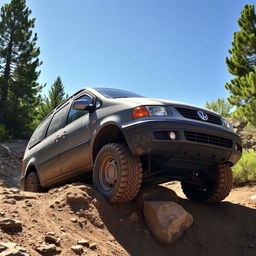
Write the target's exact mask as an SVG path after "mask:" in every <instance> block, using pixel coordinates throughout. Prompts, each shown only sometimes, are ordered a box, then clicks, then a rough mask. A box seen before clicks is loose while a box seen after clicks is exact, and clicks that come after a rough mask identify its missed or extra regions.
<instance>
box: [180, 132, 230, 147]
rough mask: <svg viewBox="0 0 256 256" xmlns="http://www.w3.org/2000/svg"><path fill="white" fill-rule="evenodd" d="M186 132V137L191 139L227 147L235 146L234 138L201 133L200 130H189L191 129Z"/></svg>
mask: <svg viewBox="0 0 256 256" xmlns="http://www.w3.org/2000/svg"><path fill="white" fill-rule="evenodd" d="M184 134H185V138H186V139H187V140H189V141H195V142H199V143H205V144H211V145H217V146H220V147H225V148H232V147H233V142H232V140H229V139H226V138H222V137H219V136H214V135H209V134H205V133H199V132H189V131H185V132H184Z"/></svg>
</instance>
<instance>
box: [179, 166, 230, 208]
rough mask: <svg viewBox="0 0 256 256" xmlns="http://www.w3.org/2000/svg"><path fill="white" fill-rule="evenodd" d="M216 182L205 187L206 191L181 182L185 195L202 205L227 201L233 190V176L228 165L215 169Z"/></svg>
mask: <svg viewBox="0 0 256 256" xmlns="http://www.w3.org/2000/svg"><path fill="white" fill-rule="evenodd" d="M214 176H215V177H214V181H213V182H212V183H211V185H209V186H207V185H205V189H204V190H203V189H202V187H197V186H195V185H192V184H189V183H185V182H181V187H182V190H183V193H184V194H185V195H186V197H187V198H188V199H191V200H194V201H198V202H202V203H209V204H212V203H219V202H220V201H222V200H223V199H225V198H226V197H227V196H228V194H229V192H230V191H231V188H232V182H233V175H232V170H231V168H230V167H229V166H228V165H219V166H217V167H216V168H214Z"/></svg>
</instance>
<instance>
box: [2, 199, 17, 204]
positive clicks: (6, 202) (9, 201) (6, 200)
mask: <svg viewBox="0 0 256 256" xmlns="http://www.w3.org/2000/svg"><path fill="white" fill-rule="evenodd" d="M3 202H4V203H5V204H16V200H15V199H5V200H4V201H3Z"/></svg>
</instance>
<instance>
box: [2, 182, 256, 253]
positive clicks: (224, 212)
mask: <svg viewBox="0 0 256 256" xmlns="http://www.w3.org/2000/svg"><path fill="white" fill-rule="evenodd" d="M166 186H167V187H172V188H173V189H174V190H175V191H177V193H178V195H181V196H183V195H182V194H181V191H180V188H179V186H178V185H177V183H169V184H166ZM255 195H256V187H252V188H240V189H236V190H234V191H232V192H231V195H230V196H229V198H228V199H227V201H225V202H223V203H221V204H219V205H216V206H207V205H202V204H196V203H194V202H191V201H188V200H186V199H183V198H180V199H179V203H180V204H181V205H182V206H183V207H184V208H185V209H186V210H188V211H189V212H190V213H191V214H192V215H193V216H194V225H193V226H192V228H191V229H190V230H189V231H188V232H187V233H186V234H185V236H184V237H183V238H182V239H180V240H178V241H177V242H176V243H175V244H173V245H169V246H163V245H160V244H159V243H158V242H157V241H156V240H155V239H154V238H153V237H152V236H151V234H150V233H149V231H148V229H147V227H146V224H145V222H144V220H143V217H142V215H141V213H140V212H139V209H138V207H137V206H136V204H135V202H131V203H128V204H121V205H120V204H119V205H110V204H108V202H106V200H105V199H104V198H103V197H102V196H101V195H99V194H98V192H96V191H95V190H94V189H93V188H92V187H90V186H87V185H84V184H70V185H65V186H64V187H60V188H55V189H52V190H50V191H49V192H48V193H42V194H34V193H29V192H20V191H19V190H17V189H8V188H3V187H1V188H0V205H1V210H0V220H3V219H6V218H7V219H12V220H13V221H14V220H16V221H17V222H18V224H17V225H19V223H21V228H19V229H8V228H7V229H6V228H5V229H2V230H1V231H0V242H5V243H6V242H14V243H16V244H17V246H21V247H24V248H26V249H27V250H28V252H29V253H30V255H32V256H34V255H35V256H36V255H55V254H56V255H57V254H58V255H63V256H64V255H77V254H80V255H134V256H135V255H149V256H150V255H171V254H172V255H197V256H198V255H252V256H254V255H256V243H255V241H256V229H255V227H256V210H255V209H256V200H255V199H254V197H255ZM183 197H184V196H183ZM238 201H239V202H238ZM232 202H233V203H232ZM238 203H239V204H238ZM134 216H136V218H134ZM9 221H10V220H9ZM0 225H1V221H0ZM11 225H15V223H11ZM79 244H80V245H79ZM74 246H75V247H74ZM0 249H1V248H0ZM0 255H1V253H0ZM24 255H25V254H24Z"/></svg>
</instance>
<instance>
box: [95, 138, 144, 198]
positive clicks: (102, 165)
mask: <svg viewBox="0 0 256 256" xmlns="http://www.w3.org/2000/svg"><path fill="white" fill-rule="evenodd" d="M141 181H142V168H141V162H140V159H139V158H138V157H135V156H133V155H132V154H131V153H130V151H129V149H128V148H127V147H126V146H125V145H124V144H119V143H109V144H107V145H105V146H104V147H102V148H101V150H100V151H99V153H98V154H97V157H96V160H95V165H94V169H93V183H94V186H95V187H96V188H97V190H98V191H99V192H100V193H101V194H102V195H103V196H105V197H106V198H107V199H108V201H109V202H111V203H120V202H128V201H131V200H132V199H133V198H134V197H135V196H136V195H137V193H138V192H139V189H140V186H141Z"/></svg>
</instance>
